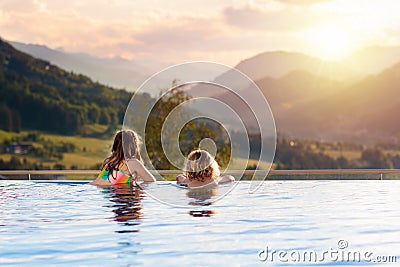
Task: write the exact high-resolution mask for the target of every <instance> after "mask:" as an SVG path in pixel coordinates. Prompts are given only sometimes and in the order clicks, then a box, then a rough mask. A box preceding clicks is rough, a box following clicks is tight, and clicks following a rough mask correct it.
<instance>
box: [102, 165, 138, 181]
mask: <svg viewBox="0 0 400 267" xmlns="http://www.w3.org/2000/svg"><path fill="white" fill-rule="evenodd" d="M98 178H101V179H103V180H105V181H109V182H110V183H112V184H130V183H131V181H134V180H135V179H134V178H133V176H132V175H129V174H127V173H125V172H124V171H122V170H119V169H117V170H114V173H113V175H111V172H110V171H109V170H107V169H106V168H104V169H102V170H101V172H100V173H99V176H98Z"/></svg>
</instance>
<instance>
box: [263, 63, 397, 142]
mask: <svg viewBox="0 0 400 267" xmlns="http://www.w3.org/2000/svg"><path fill="white" fill-rule="evenodd" d="M259 84H260V87H261V88H263V89H262V90H263V92H264V94H265V95H266V97H267V99H271V103H272V110H273V111H274V116H275V120H276V126H277V130H278V131H279V132H283V133H287V134H289V136H292V137H302V138H308V139H317V140H329V141H351V142H358V143H376V142H398V141H400V139H399V138H400V124H399V123H398V114H399V113H400V99H399V98H398V97H397V95H398V84H400V63H399V64H397V65H395V66H393V67H391V68H388V69H386V70H385V71H383V72H382V73H380V74H378V75H373V76H372V75H371V76H368V77H366V78H365V79H363V80H361V81H359V82H356V83H354V84H352V85H348V84H340V83H338V84H331V85H332V86H329V82H327V81H324V82H322V81H321V83H320V86H319V88H318V90H314V93H312V92H311V90H310V88H309V85H307V83H298V84H297V85H296V84H295V82H294V81H291V84H289V87H286V88H285V87H284V86H283V83H282V82H280V83H279V86H278V87H276V86H271V84H268V83H262V82H259ZM277 88H280V89H279V90H281V89H283V90H282V91H283V94H284V98H282V97H281V98H280V99H284V100H286V102H288V103H290V105H286V107H287V108H282V107H279V102H278V101H276V99H277V97H276V89H277ZM296 90H297V93H294V94H291V93H290V92H296Z"/></svg>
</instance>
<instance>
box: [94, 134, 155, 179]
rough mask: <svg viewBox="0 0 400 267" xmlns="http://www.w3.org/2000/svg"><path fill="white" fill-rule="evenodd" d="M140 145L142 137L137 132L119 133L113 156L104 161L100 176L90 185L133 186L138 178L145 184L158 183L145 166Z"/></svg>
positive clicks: (113, 148) (115, 139) (113, 147)
mask: <svg viewBox="0 0 400 267" xmlns="http://www.w3.org/2000/svg"><path fill="white" fill-rule="evenodd" d="M140 144H141V141H140V137H139V135H138V134H137V133H136V132H134V131H132V130H122V131H119V132H118V133H117V134H116V136H115V138H114V144H113V146H112V150H111V156H109V157H108V158H106V159H105V160H104V162H103V166H102V170H101V172H100V174H99V176H98V177H97V178H96V180H94V181H92V182H91V183H90V184H94V185H111V184H132V183H133V182H134V181H135V179H136V178H137V177H140V178H142V179H143V181H145V182H154V181H156V179H155V178H154V176H153V175H152V174H151V173H150V172H149V171H148V170H147V169H146V167H145V166H144V165H143V162H142V159H141V157H140Z"/></svg>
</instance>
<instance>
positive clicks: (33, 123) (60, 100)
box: [0, 40, 148, 134]
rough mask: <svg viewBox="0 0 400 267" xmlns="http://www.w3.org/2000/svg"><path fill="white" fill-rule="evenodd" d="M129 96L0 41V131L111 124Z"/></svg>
mask: <svg viewBox="0 0 400 267" xmlns="http://www.w3.org/2000/svg"><path fill="white" fill-rule="evenodd" d="M130 98H131V94H130V93H128V92H126V91H125V90H116V89H113V88H110V87H107V86H104V85H101V84H99V83H96V82H93V81H92V80H91V79H89V78H88V77H86V76H83V75H78V74H74V73H71V72H67V71H64V70H62V69H60V68H58V67H57V66H54V65H51V64H50V63H49V62H46V61H43V60H39V59H35V58H33V57H31V56H29V55H27V54H24V53H22V52H19V51H18V50H15V49H14V48H13V47H12V46H11V45H9V44H8V43H6V42H4V41H2V40H0V114H1V116H0V129H4V130H6V131H16V132H18V131H20V130H22V129H27V130H30V129H34V130H41V131H47V132H55V133H62V134H76V133H78V132H79V130H80V128H81V127H82V126H83V125H87V124H92V123H97V124H103V125H116V124H119V123H121V122H122V119H123V115H124V112H125V109H126V106H127V104H128V102H129V100H130ZM147 99H148V98H147Z"/></svg>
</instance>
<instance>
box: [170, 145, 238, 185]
mask: <svg viewBox="0 0 400 267" xmlns="http://www.w3.org/2000/svg"><path fill="white" fill-rule="evenodd" d="M176 181H177V182H178V183H180V184H186V185H187V186H188V187H189V188H195V187H202V186H206V185H210V186H213V185H214V186H215V185H218V184H219V183H230V182H234V181H235V178H233V176H231V175H225V176H221V177H220V171H219V166H218V163H217V162H216V161H215V159H214V158H213V157H212V156H211V155H210V153H208V152H207V151H205V150H200V149H198V150H194V151H192V152H191V153H190V154H189V156H188V157H187V159H186V161H185V166H184V174H180V175H178V176H177V177H176Z"/></svg>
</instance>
